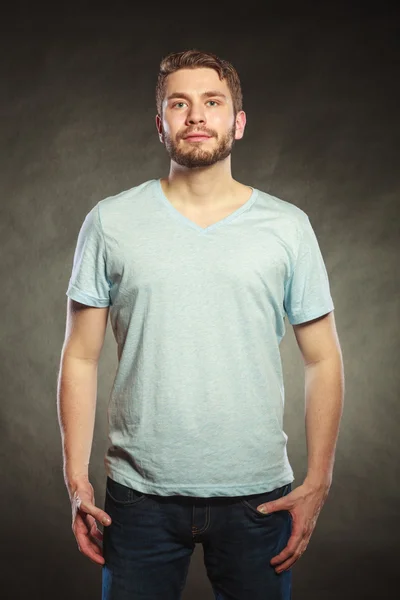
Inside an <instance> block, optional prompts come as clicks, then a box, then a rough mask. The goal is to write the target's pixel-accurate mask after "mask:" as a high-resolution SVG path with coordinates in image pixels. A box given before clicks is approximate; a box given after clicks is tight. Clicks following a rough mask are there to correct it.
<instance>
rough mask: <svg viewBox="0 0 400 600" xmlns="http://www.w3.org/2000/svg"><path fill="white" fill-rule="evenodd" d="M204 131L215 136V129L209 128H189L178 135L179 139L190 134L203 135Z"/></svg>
mask: <svg viewBox="0 0 400 600" xmlns="http://www.w3.org/2000/svg"><path fill="white" fill-rule="evenodd" d="M202 133H204V134H205V135H209V136H211V137H215V132H214V131H210V130H209V129H193V130H191V131H190V130H189V131H185V132H184V133H182V134H180V135H179V136H178V139H179V140H180V139H183V138H184V137H186V136H188V135H193V134H198V135H201V134H202Z"/></svg>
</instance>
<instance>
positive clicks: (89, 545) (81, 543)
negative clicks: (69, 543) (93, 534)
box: [78, 537, 105, 565]
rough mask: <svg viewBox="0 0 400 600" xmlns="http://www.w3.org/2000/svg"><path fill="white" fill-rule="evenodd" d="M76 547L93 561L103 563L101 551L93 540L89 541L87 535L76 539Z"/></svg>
mask: <svg viewBox="0 0 400 600" xmlns="http://www.w3.org/2000/svg"><path fill="white" fill-rule="evenodd" d="M78 548H79V551H80V552H81V553H82V554H84V555H85V556H87V557H88V558H90V560H91V561H93V562H94V563H96V564H98V565H104V563H105V560H104V557H103V551H102V550H101V548H99V547H98V546H97V545H96V544H95V543H94V542H90V541H89V540H88V538H87V537H83V538H82V539H79V540H78Z"/></svg>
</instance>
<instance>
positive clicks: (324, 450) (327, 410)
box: [293, 312, 344, 490]
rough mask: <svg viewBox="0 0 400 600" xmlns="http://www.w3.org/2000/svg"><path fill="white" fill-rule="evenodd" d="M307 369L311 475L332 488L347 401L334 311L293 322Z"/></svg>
mask: <svg viewBox="0 0 400 600" xmlns="http://www.w3.org/2000/svg"><path fill="white" fill-rule="evenodd" d="M293 330H294V334H295V337H296V340H297V344H298V346H299V349H300V352H301V354H302V357H303V361H304V369H305V427H306V441H307V461H308V468H307V475H306V478H305V482H304V483H307V484H308V483H309V484H310V485H312V486H316V487H321V488H326V489H327V490H329V488H330V486H331V483H332V476H333V466H334V460H335V451H336V443H337V439H338V436H339V427H340V420H341V417H342V413H343V405H344V369H343V360H342V352H341V349H340V344H339V339H338V336H337V331H336V325H335V319H334V314H333V312H330V313H328V314H327V315H324V316H323V317H320V318H318V319H315V320H313V321H309V322H307V323H302V324H300V325H293Z"/></svg>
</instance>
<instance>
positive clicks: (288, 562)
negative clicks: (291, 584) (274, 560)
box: [275, 553, 302, 574]
mask: <svg viewBox="0 0 400 600" xmlns="http://www.w3.org/2000/svg"><path fill="white" fill-rule="evenodd" d="M301 555H302V553H295V554H294V556H292V557H291V558H290V559H288V560H286V561H285V562H284V563H282V564H281V565H279V567H275V572H276V573H278V574H279V573H282V572H283V571H287V570H288V569H291V568H292V567H293V565H294V564H295V563H296V562H297V561H298V560H299V558H300V557H301Z"/></svg>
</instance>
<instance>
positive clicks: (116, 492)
mask: <svg viewBox="0 0 400 600" xmlns="http://www.w3.org/2000/svg"><path fill="white" fill-rule="evenodd" d="M106 494H107V496H108V497H109V498H110V499H111V500H112V501H113V502H114V504H117V505H119V506H132V505H133V504H138V503H139V502H142V501H143V500H144V499H145V498H146V497H147V496H146V494H144V493H143V492H139V491H138V490H134V489H133V488H131V487H128V486H126V485H123V484H122V483H118V481H114V479H111V477H107V485H106Z"/></svg>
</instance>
